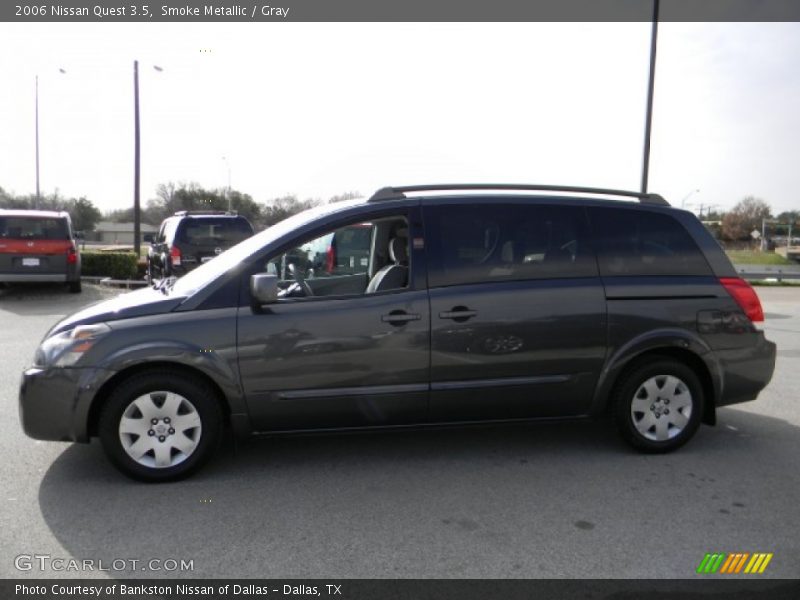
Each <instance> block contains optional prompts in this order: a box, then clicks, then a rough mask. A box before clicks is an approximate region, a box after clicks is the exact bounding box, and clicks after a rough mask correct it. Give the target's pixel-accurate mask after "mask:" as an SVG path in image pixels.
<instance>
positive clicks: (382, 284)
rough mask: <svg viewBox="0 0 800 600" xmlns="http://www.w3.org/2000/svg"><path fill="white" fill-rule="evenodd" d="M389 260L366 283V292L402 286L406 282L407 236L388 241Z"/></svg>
mask: <svg viewBox="0 0 800 600" xmlns="http://www.w3.org/2000/svg"><path fill="white" fill-rule="evenodd" d="M389 259H390V262H389V264H387V265H386V266H384V267H382V268H381V269H380V270H379V271H378V272H377V273H375V275H373V277H372V279H371V280H370V282H369V285H367V291H366V292H365V293H367V294H374V293H375V292H383V291H386V290H396V289H398V288H403V287H405V286H406V283H407V282H408V238H404V237H396V238H392V240H391V241H390V242H389Z"/></svg>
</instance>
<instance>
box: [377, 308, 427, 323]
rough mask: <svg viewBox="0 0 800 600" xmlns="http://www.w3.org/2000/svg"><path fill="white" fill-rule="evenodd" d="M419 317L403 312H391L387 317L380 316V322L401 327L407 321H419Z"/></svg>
mask: <svg viewBox="0 0 800 600" xmlns="http://www.w3.org/2000/svg"><path fill="white" fill-rule="evenodd" d="M420 318H421V317H420V316H419V315H418V314H414V313H407V312H405V311H403V310H393V311H392V312H390V313H389V314H388V315H382V316H381V321H383V322H384V323H391V324H392V325H402V324H403V323H408V322H409V321H419V320H420Z"/></svg>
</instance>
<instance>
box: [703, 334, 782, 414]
mask: <svg viewBox="0 0 800 600" xmlns="http://www.w3.org/2000/svg"><path fill="white" fill-rule="evenodd" d="M715 354H716V356H717V359H718V360H719V362H720V365H721V366H722V372H723V385H722V394H721V396H720V398H719V401H718V402H717V406H727V405H729V404H736V403H738V402H747V401H749V400H755V399H756V397H757V396H758V394H759V393H760V392H761V390H763V389H764V388H765V387H767V384H768V383H769V382H770V381H771V380H772V375H773V373H774V372H775V357H776V355H777V347H776V346H775V344H774V343H772V342H770V341H769V340H767V339H766V338H765V337H764V334H763V333H760V334H759V337H758V342H757V343H756V344H755V345H754V346H748V347H745V348H735V349H729V350H717V351H716V352H715Z"/></svg>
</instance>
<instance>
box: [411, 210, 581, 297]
mask: <svg viewBox="0 0 800 600" xmlns="http://www.w3.org/2000/svg"><path fill="white" fill-rule="evenodd" d="M424 210H425V227H426V236H425V237H426V247H427V249H428V255H429V257H430V258H429V260H430V266H431V270H430V273H429V277H430V285H431V286H432V287H436V286H446V285H462V284H470V283H489V282H496V281H513V280H525V279H555V278H568V277H591V276H596V275H597V266H596V263H595V258H594V254H593V253H592V251H591V249H590V248H589V245H588V243H587V238H588V235H587V228H586V225H585V221H584V213H583V210H582V209H581V208H579V207H571V206H547V205H527V204H512V203H500V202H498V201H489V202H487V203H486V204H442V205H439V206H429V207H425V209H424Z"/></svg>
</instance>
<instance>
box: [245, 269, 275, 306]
mask: <svg viewBox="0 0 800 600" xmlns="http://www.w3.org/2000/svg"><path fill="white" fill-rule="evenodd" d="M250 294H251V295H252V296H253V300H254V301H255V302H256V303H257V304H271V303H273V302H277V301H278V276H277V275H272V274H270V273H257V274H256V275H251V276H250Z"/></svg>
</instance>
